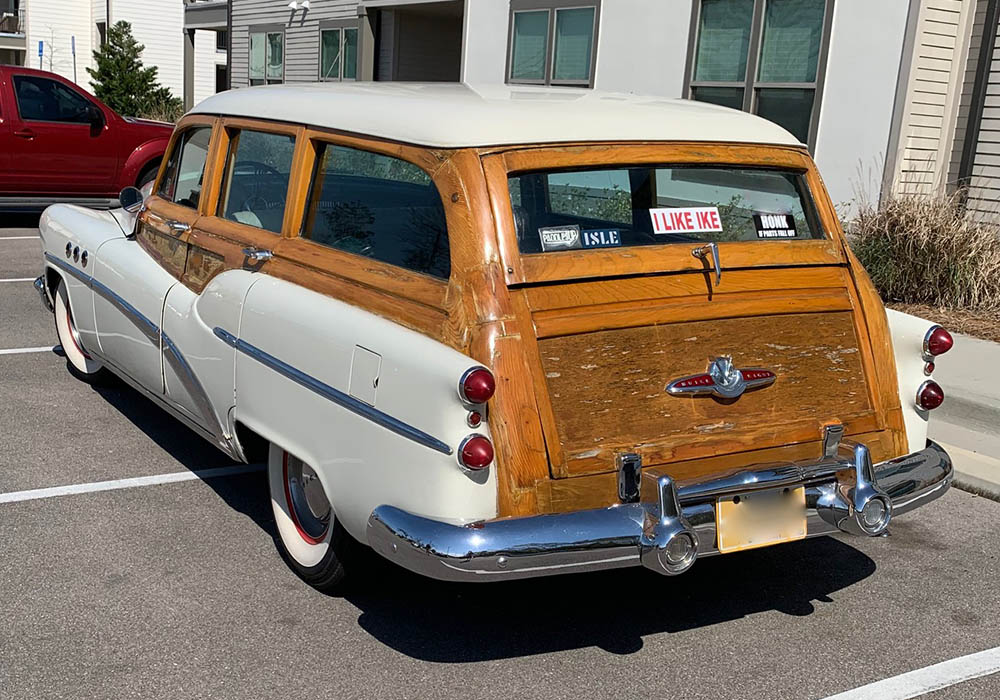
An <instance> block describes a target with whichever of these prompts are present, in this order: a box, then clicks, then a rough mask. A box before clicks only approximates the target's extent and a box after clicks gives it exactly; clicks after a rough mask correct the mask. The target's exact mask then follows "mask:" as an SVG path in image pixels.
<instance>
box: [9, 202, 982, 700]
mask: <svg viewBox="0 0 1000 700" xmlns="http://www.w3.org/2000/svg"><path fill="white" fill-rule="evenodd" d="M0 217H2V218H0V227H3V226H7V228H0V442H2V445H3V449H2V450H0V616H2V618H3V620H4V624H3V625H2V626H0V697H2V698H3V699H4V700H14V699H16V698H43V697H44V698H50V697H51V698H58V697H72V698H103V697H108V698H111V697H113V698H149V697H162V698H203V697H204V698H209V697H211V698H241V699H242V698H271V697H279V696H280V697H309V698H319V697H329V698H354V697H385V698H397V697H398V698H417V697H419V698H423V697H448V696H455V697H463V698H466V697H471V698H485V697H504V698H513V697H517V698H536V697H537V698H581V697H584V698H585V697H615V698H622V697H626V698H631V697H654V696H655V697H684V698H826V697H828V696H830V695H834V694H836V693H840V692H843V691H848V690H851V689H853V688H857V687H859V686H865V685H866V684H870V683H873V682H876V681H879V680H881V679H886V678H889V677H893V676H896V675H898V674H903V673H906V672H910V671H914V670H916V669H921V668H924V667H927V666H929V665H932V664H937V663H939V662H943V661H946V660H949V659H954V658H956V657H961V656H964V655H967V654H972V653H974V652H981V651H983V650H988V649H994V648H996V647H1000V622H998V613H997V610H998V607H1000V503H996V502H994V501H991V500H987V499H984V498H980V497H977V496H974V495H972V494H969V493H965V492H962V491H958V490H952V491H951V492H949V493H948V494H947V495H946V496H945V497H943V498H941V499H939V500H938V501H936V502H934V503H932V504H930V505H928V506H927V507H925V508H924V509H922V510H919V511H917V512H915V513H912V514H909V515H906V516H903V517H901V518H899V519H898V520H897V521H895V524H894V525H893V527H892V528H891V536H889V537H886V538H877V539H858V538H848V537H844V538H839V537H838V538H821V539H816V540H810V541H807V542H800V543H793V544H788V545H784V546H780V547H775V548H770V549H765V550H757V551H751V552H744V553H740V554H734V555H729V556H725V557H716V558H712V559H707V560H705V561H701V562H698V563H697V565H696V566H695V567H694V568H693V569H692V570H691V571H690V572H689V573H688V574H686V575H684V576H681V577H678V578H674V579H668V578H664V577H661V576H658V575H656V574H653V573H651V572H646V571H644V570H624V571H617V572H607V573H600V574H581V575H574V576H562V577H556V578H551V579H538V580H533V581H519V582H510V583H503V584H490V585H479V586H472V585H449V584H442V583H438V582H433V581H429V580H424V579H421V578H419V577H417V576H414V575H411V574H409V573H407V572H404V571H401V570H398V569H394V568H392V567H390V566H389V565H384V566H377V567H375V568H374V569H373V574H372V575H371V576H369V577H368V579H366V580H365V581H364V583H363V585H361V586H359V587H358V589H357V590H356V591H355V592H353V593H350V594H348V595H346V596H345V597H342V598H334V597H328V596H325V595H322V594H320V593H317V592H315V591H313V590H312V589H310V588H309V587H307V586H306V585H305V584H304V583H302V582H301V581H300V580H299V579H298V578H297V577H296V576H295V575H294V574H293V573H291V571H290V570H289V569H288V568H287V567H286V566H285V564H284V563H283V561H282V560H281V557H280V556H279V555H278V553H277V551H276V549H275V547H274V545H273V541H272V539H273V537H274V536H275V532H274V523H273V520H272V518H271V512H270V503H269V501H268V497H267V489H266V483H265V480H264V478H263V473H262V472H261V471H259V470H255V471H249V472H244V473H242V474H238V475H233V476H226V477H220V478H209V479H198V478H194V479H190V480H186V481H181V482H178V483H169V484H160V485H152V486H137V487H133V488H123V489H118V490H109V491H101V492H95V493H76V494H73V495H61V496H52V497H43V498H33V499H31V500H22V501H17V502H3V495H4V494H11V493H15V492H22V491H28V490H33V489H41V488H47V487H58V486H67V485H75V484H88V483H92V482H99V481H109V480H119V479H129V478H133V477H141V476H147V475H157V474H167V473H185V474H186V473H189V472H196V473H197V472H204V470H207V469H217V468H220V467H226V466H228V465H230V464H231V462H229V461H228V460H227V458H226V457H224V456H223V455H222V454H221V453H219V452H217V451H216V450H215V449H214V448H212V447H211V446H209V445H208V444H207V443H204V442H203V441H202V440H201V439H200V438H198V437H197V436H195V435H194V434H193V433H191V432H190V431H188V430H187V429H186V428H184V427H183V426H181V425H180V424H179V423H176V422H174V421H173V420H172V419H171V418H169V417H168V416H167V415H166V414H165V413H162V412H161V411H160V410H159V409H158V408H156V407H155V406H153V405H152V404H150V403H149V402H148V401H147V400H146V399H144V398H142V397H140V396H139V395H138V394H136V393H135V392H134V391H132V390H131V389H129V388H127V387H125V386H123V385H112V386H109V387H104V388H92V387H90V386H88V385H86V384H83V383H81V382H79V381H77V380H75V379H74V378H73V377H71V376H70V375H69V373H68V372H67V371H66V367H65V360H64V358H63V357H61V356H60V354H59V352H58V348H56V349H52V346H53V344H54V343H55V331H54V328H53V326H52V320H51V316H50V315H49V314H47V313H46V312H44V311H43V309H42V307H41V305H40V303H39V300H38V296H37V294H36V293H35V291H34V290H33V289H32V287H31V283H30V281H25V280H29V279H33V278H34V277H35V276H36V275H37V274H38V272H39V269H40V254H39V250H40V244H39V241H38V239H37V238H34V236H35V235H36V231H35V229H33V228H32V226H33V225H34V223H35V222H34V221H32V220H31V219H30V218H29V219H23V220H22V219H18V220H12V219H11V218H10V217H9V215H6V216H5V215H3V214H0ZM15 226H17V227H15ZM5 280H22V281H5ZM40 348H41V349H40ZM8 350H10V351H11V352H5V351H8ZM859 697H860V696H859ZM869 697H879V695H878V694H874V695H871V696H869ZM892 697H903V696H892ZM906 697H910V696H906ZM927 697H932V698H935V699H938V698H990V699H993V698H997V697H1000V675H987V676H984V677H981V678H977V679H975V680H970V681H967V682H964V683H960V684H957V685H951V686H949V687H947V688H945V689H942V690H939V691H937V692H934V693H932V694H930V695H927Z"/></svg>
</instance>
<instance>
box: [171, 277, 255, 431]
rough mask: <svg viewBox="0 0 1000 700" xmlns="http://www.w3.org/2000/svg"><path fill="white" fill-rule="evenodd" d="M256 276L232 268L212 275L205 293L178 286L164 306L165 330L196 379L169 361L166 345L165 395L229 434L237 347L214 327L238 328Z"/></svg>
mask: <svg viewBox="0 0 1000 700" xmlns="http://www.w3.org/2000/svg"><path fill="white" fill-rule="evenodd" d="M258 279H260V276H259V275H255V274H254V273H251V272H247V271H244V270H231V271H229V272H224V273H222V274H221V275H219V276H218V277H216V278H215V279H213V280H212V281H211V282H210V283H209V284H208V286H207V287H206V288H205V289H204V290H203V291H202V293H201V294H195V293H194V292H193V291H191V290H190V289H188V288H187V287H185V286H184V285H182V284H177V285H175V286H174V287H172V288H171V289H170V293H169V294H168V295H167V300H166V304H165V305H164V307H163V334H164V335H165V336H166V337H167V338H168V339H169V342H170V343H172V344H173V345H174V346H176V348H177V349H178V352H180V353H181V354H182V355H183V358H184V360H185V362H186V365H187V366H188V367H190V369H191V370H192V373H193V375H194V378H195V380H196V381H194V382H192V379H191V377H190V374H189V373H186V372H185V371H184V370H185V367H184V364H183V363H178V362H173V363H172V362H171V361H170V358H169V356H168V354H169V353H170V352H171V350H170V348H169V347H168V346H167V343H164V348H163V352H164V362H163V377H164V382H165V385H166V396H167V399H168V400H169V401H171V402H172V403H174V404H175V405H177V406H178V407H180V408H181V409H182V410H184V411H185V412H186V413H188V414H189V415H191V416H192V417H194V419H195V420H197V421H199V422H201V423H205V424H206V425H205V428H206V429H208V430H210V431H212V432H213V433H217V434H218V433H221V435H222V436H224V437H226V438H228V437H230V436H231V434H232V430H231V426H230V425H229V412H230V409H231V408H232V407H233V406H234V405H235V391H234V387H235V375H236V350H235V349H234V348H233V347H231V346H229V345H227V344H226V343H225V342H223V341H222V340H221V339H220V338H219V337H218V336H217V335H215V333H214V332H213V329H214V328H216V327H221V328H239V322H240V312H241V310H242V308H243V299H244V297H245V296H246V293H247V290H248V289H250V286H251V285H252V284H253V283H254V282H255V281H256V280H258ZM178 365H180V366H178ZM185 375H187V376H185ZM206 414H208V415H206ZM217 436H218V435H217Z"/></svg>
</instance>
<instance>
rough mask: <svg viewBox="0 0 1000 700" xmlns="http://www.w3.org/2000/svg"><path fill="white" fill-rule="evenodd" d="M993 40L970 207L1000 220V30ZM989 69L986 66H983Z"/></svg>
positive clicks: (973, 210)
mask: <svg viewBox="0 0 1000 700" xmlns="http://www.w3.org/2000/svg"><path fill="white" fill-rule="evenodd" d="M989 39H992V41H993V57H992V61H991V62H990V65H989V68H988V70H989V74H988V75H989V78H988V87H987V89H986V103H985V105H984V107H983V119H982V122H980V126H979V140H978V142H977V143H976V154H975V159H974V160H973V164H972V182H971V185H970V188H969V199H968V207H969V210H970V211H971V212H973V213H976V214H980V215H983V216H988V217H990V218H993V219H1000V33H998V35H997V36H993V37H987V40H989ZM983 68H984V69H986V67H985V66H984V67H983Z"/></svg>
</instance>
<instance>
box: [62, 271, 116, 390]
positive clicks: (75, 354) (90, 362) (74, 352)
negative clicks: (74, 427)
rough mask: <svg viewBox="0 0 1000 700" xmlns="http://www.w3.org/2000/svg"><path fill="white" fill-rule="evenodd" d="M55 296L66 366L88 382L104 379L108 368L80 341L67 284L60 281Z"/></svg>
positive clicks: (72, 372)
mask: <svg viewBox="0 0 1000 700" xmlns="http://www.w3.org/2000/svg"><path fill="white" fill-rule="evenodd" d="M54 296H55V304H54V306H55V311H54V316H55V321H56V335H58V336H59V344H60V345H62V349H63V353H64V354H65V355H66V366H67V367H68V368H69V371H70V373H71V374H72V375H74V376H75V377H77V378H78V379H82V380H84V381H86V382H91V383H93V382H96V381H98V380H103V379H104V378H105V377H106V376H107V370H106V369H104V366H103V365H102V364H101V363H100V362H98V361H97V360H95V359H94V358H92V357H91V356H90V355H88V354H87V351H86V350H84V349H83V345H82V344H81V343H80V334H79V333H78V332H77V330H76V323H75V322H74V321H73V312H72V310H71V309H70V306H69V295H68V294H67V293H66V285H65V284H61V283H60V284H59V286H58V287H57V288H56V292H55V294H54Z"/></svg>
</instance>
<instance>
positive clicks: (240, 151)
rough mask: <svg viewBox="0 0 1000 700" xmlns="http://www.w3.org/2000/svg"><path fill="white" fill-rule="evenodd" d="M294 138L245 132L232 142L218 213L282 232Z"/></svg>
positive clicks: (247, 130)
mask: <svg viewBox="0 0 1000 700" xmlns="http://www.w3.org/2000/svg"><path fill="white" fill-rule="evenodd" d="M294 152H295V137H293V136H290V135H288V134H273V133H269V132H266V131H251V130H249V129H244V130H243V131H238V132H235V133H234V134H233V135H232V137H231V138H230V141H229V154H228V156H227V157H226V173H225V176H224V178H223V181H222V199H221V204H220V207H219V211H220V212H221V215H222V217H223V218H226V219H229V220H230V221H237V222H239V223H241V224H247V225H248V226H253V227H255V228H259V229H263V230H265V231H271V232H272V233H281V223H282V221H283V219H284V218H285V204H286V202H287V199H288V182H289V180H290V179H291V172H292V155H293V154H294Z"/></svg>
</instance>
